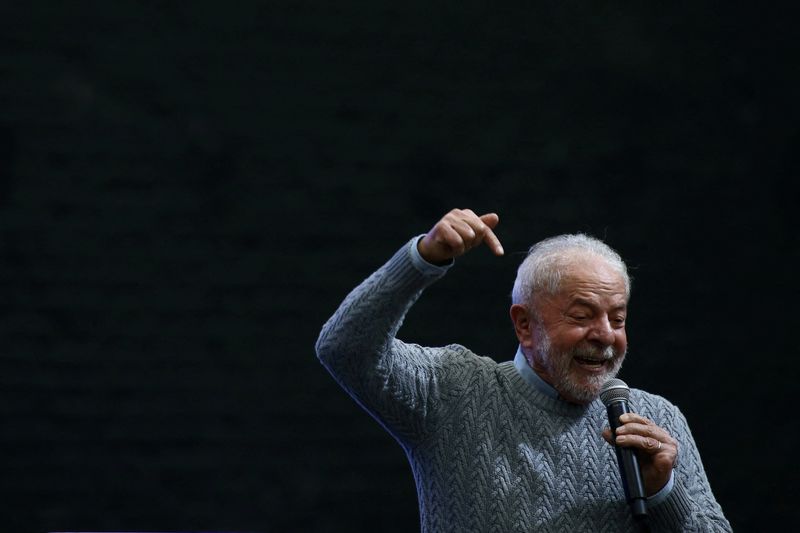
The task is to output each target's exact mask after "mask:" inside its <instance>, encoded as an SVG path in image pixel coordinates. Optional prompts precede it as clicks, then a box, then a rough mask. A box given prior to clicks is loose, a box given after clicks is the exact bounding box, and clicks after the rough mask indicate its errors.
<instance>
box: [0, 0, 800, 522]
mask: <svg viewBox="0 0 800 533" xmlns="http://www.w3.org/2000/svg"><path fill="white" fill-rule="evenodd" d="M598 4H599V3H579V2H573V1H559V2H555V1H547V2H541V3H536V4H535V5H530V6H527V7H525V8H519V7H509V6H507V5H506V6H502V5H492V4H489V3H481V2H470V1H466V2H464V1H460V2H452V1H446V2H418V3H417V2H412V3H407V2H391V3H390V2H375V1H357V0H343V1H337V2H311V1H305V2H302V1H286V2H254V1H247V2H238V3H234V4H230V5H222V4H218V3H211V2H192V3H178V2H156V1H149V2H147V1H141V2H132V1H115V2H81V3H64V2H33V3H24V2H17V3H11V2H6V3H3V5H2V6H1V7H0V295H2V297H1V298H0V341H2V344H1V345H0V346H2V348H1V349H0V457H2V459H1V460H0V516H2V520H3V521H4V522H5V525H4V526H2V527H1V529H3V530H4V531H15V532H17V531H18V532H25V531H31V532H33V531H49V530H67V529H83V530H143V529H149V530H154V529H157V530H200V529H203V530H212V529H216V530H220V529H225V530H238V531H259V532H271V531H281V532H283V531H312V532H326V531H387V532H388V531H398V532H401V531H402V532H405V531H414V530H416V529H417V528H418V517H417V508H416V498H415V492H414V486H413V480H412V477H411V473H410V470H409V468H408V466H407V464H406V460H405V457H404V455H403V453H402V451H401V449H400V447H399V446H397V445H396V444H395V443H394V441H392V440H391V438H390V437H389V436H388V434H386V433H384V432H383V431H382V430H381V429H380V427H379V426H378V425H377V424H376V423H374V421H373V420H372V419H370V418H369V416H368V415H366V414H365V413H364V412H362V411H361V410H360V409H359V408H358V407H357V406H356V405H355V404H354V403H353V402H352V401H351V400H350V399H349V398H348V397H347V395H346V394H345V393H344V392H342V391H341V390H340V389H339V388H338V387H337V385H336V384H335V382H334V381H333V379H331V378H330V376H328V375H327V373H326V372H325V371H324V369H323V368H322V367H321V365H319V363H318V362H317V360H316V357H315V355H314V351H313V346H314V341H315V340H316V336H317V334H318V332H319V329H320V327H321V325H322V324H323V322H324V321H325V320H326V319H327V317H328V316H329V315H330V314H331V313H333V311H334V309H335V307H336V305H337V304H338V302H339V301H340V300H341V299H342V298H343V297H344V296H345V294H346V293H347V291H348V290H349V289H350V288H352V287H353V286H355V284H357V283H358V282H359V281H360V280H361V279H363V278H364V277H366V276H367V275H368V274H369V273H370V272H371V271H372V270H374V269H375V268H377V267H378V266H379V265H380V264H381V263H382V262H383V261H384V260H385V259H387V258H388V257H389V256H390V255H391V254H392V253H393V252H394V251H395V250H396V249H397V248H398V247H399V246H401V245H402V244H403V243H405V242H406V241H407V239H408V238H410V237H411V236H412V235H415V234H418V233H422V232H424V231H426V230H427V229H428V228H430V226H431V225H432V224H433V223H434V222H435V221H436V220H437V219H438V218H439V217H440V216H441V215H442V214H444V213H445V212H446V211H447V210H449V209H450V208H452V207H471V208H473V209H475V210H476V211H480V212H485V211H489V210H493V211H496V212H498V213H499V214H500V216H501V219H502V221H501V225H500V227H499V228H498V234H499V236H500V238H501V240H502V241H503V244H504V245H505V249H506V251H507V256H506V257H504V258H501V259H497V258H494V257H492V256H491V254H489V253H488V251H486V250H479V251H475V252H473V253H472V254H470V256H468V257H465V258H463V259H460V260H459V261H458V264H457V266H456V268H454V269H453V270H452V271H451V273H450V274H448V276H447V277H446V278H445V279H444V280H442V281H441V282H440V283H438V284H437V285H435V286H434V287H433V288H432V289H431V290H430V291H429V292H428V293H427V294H426V295H425V296H424V297H423V299H422V300H421V301H420V303H419V304H418V305H417V306H416V307H415V308H414V309H413V310H412V313H411V315H410V316H409V317H408V319H407V321H406V326H405V327H404V329H403V330H402V331H401V336H402V337H403V338H404V340H407V341H414V342H419V343H423V344H435V345H442V344H446V343H450V342H459V343H461V344H464V345H466V346H469V347H471V348H472V349H473V350H475V351H476V352H478V353H481V354H484V355H489V356H492V357H494V358H495V359H497V360H506V359H510V358H511V357H512V356H513V353H514V350H515V348H516V342H515V338H514V335H513V330H512V329H511V325H510V321H509V319H508V317H507V308H508V305H509V299H508V294H509V292H510V289H511V284H512V282H513V277H514V274H515V269H516V265H517V263H518V262H519V261H520V260H521V257H522V254H523V252H524V251H525V250H526V249H527V247H528V246H529V245H530V244H532V243H533V242H535V241H536V240H538V239H540V238H543V237H546V236H549V235H552V234H554V233H561V232H572V231H586V232H590V233H593V234H595V235H598V236H600V237H603V238H605V239H606V240H607V242H609V243H610V244H611V245H612V246H614V247H615V248H617V249H618V250H619V251H620V252H621V253H622V255H623V257H625V258H626V259H627V261H628V262H629V265H630V266H631V269H632V274H633V276H634V278H635V280H634V293H633V299H632V302H631V306H632V309H631V312H630V320H629V338H630V343H631V346H630V354H629V358H628V361H627V362H626V366H625V368H624V369H623V372H622V374H621V377H622V378H623V379H625V380H626V381H628V383H629V384H631V385H632V386H636V387H640V388H644V389H647V390H649V391H651V392H654V393H659V394H662V395H665V396H667V397H668V398H669V399H671V400H672V401H673V402H674V403H676V404H677V405H679V406H680V407H681V408H682V409H683V411H684V413H685V414H686V416H687V417H688V419H689V421H690V423H691V424H692V428H693V431H694V434H695V437H696V440H697V442H698V445H699V447H700V450H701V452H702V453H703V458H704V461H705V464H706V469H707V473H708V475H709V478H710V480H711V483H712V487H713V488H714V491H715V494H716V496H717V498H718V500H719V501H720V503H721V504H722V506H723V508H724V510H725V512H726V514H727V516H728V518H729V519H730V521H731V523H732V525H733V526H734V528H735V529H737V530H740V531H755V530H764V529H765V526H766V524H776V523H779V522H782V521H790V520H791V521H793V522H794V523H796V519H797V513H796V511H795V510H794V505H795V504H794V498H793V497H792V494H795V493H796V486H797V483H796V482H797V480H796V474H797V461H796V456H797V449H798V442H800V441H798V438H797V430H796V423H797V415H796V413H795V412H794V410H793V409H791V404H790V403H789V402H791V401H792V400H794V399H795V397H796V394H797V386H796V381H795V375H796V373H797V371H798V369H799V365H798V363H797V358H798V350H797V337H796V335H797V331H798V325H800V324H798V320H797V312H796V306H797V301H798V291H797V289H796V285H795V283H794V282H795V279H796V274H795V271H796V270H797V265H798V259H799V258H798V242H797V237H796V227H795V226H794V224H793V223H791V222H790V218H789V210H790V209H792V208H794V206H795V204H796V196H795V195H794V194H793V193H790V188H791V181H792V180H793V178H794V177H795V166H796V165H795V163H796V162H797V155H796V153H797V152H796V150H797V141H798V129H797V119H798V99H797V96H796V95H797V92H798V87H797V81H798V80H797V78H798V76H797V73H798V69H797V59H798V54H797V51H798V44H797V38H796V29H795V25H796V20H797V17H796V13H789V12H786V11H780V10H778V9H776V8H774V7H773V8H771V9H763V10H761V9H760V10H758V12H754V11H753V10H752V9H751V8H749V7H748V8H737V7H736V6H735V5H731V4H729V3H721V2H710V1H702V0H698V1H694V2H687V3H666V4H663V5H660V4H655V3H648V4H647V5H639V4H638V3H630V5H625V4H624V3H614V4H613V5H609V4H607V3H603V5H598Z"/></svg>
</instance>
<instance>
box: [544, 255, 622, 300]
mask: <svg viewBox="0 0 800 533" xmlns="http://www.w3.org/2000/svg"><path fill="white" fill-rule="evenodd" d="M553 266H554V267H555V268H556V269H557V270H558V272H559V276H558V277H559V283H558V290H557V292H559V293H563V292H565V291H567V292H571V291H574V290H576V288H580V287H587V288H591V289H597V290H601V291H602V292H607V293H621V294H623V295H624V296H625V298H626V299H627V297H628V288H627V283H626V278H625V275H624V273H623V272H621V271H620V270H619V266H617V265H614V264H612V263H609V261H608V260H607V259H606V258H604V257H602V256H600V255H597V254H595V253H592V252H587V251H585V250H571V251H570V252H569V253H564V254H560V256H559V257H557V258H554V265H553Z"/></svg>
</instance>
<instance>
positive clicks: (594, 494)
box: [317, 209, 731, 533]
mask: <svg viewBox="0 0 800 533" xmlns="http://www.w3.org/2000/svg"><path fill="white" fill-rule="evenodd" d="M498 221H499V218H498V216H497V215H496V214H494V213H490V214H485V215H481V216H478V215H476V214H475V213H474V212H472V211H471V210H469V209H464V210H460V209H455V210H453V211H451V212H450V213H448V214H447V215H445V216H444V217H443V218H442V219H441V220H440V221H439V222H437V223H436V225H435V226H434V227H433V228H432V229H431V230H430V231H429V232H428V233H427V234H426V235H424V236H422V237H416V238H414V239H412V240H411V241H410V242H409V243H408V244H407V245H406V246H404V247H402V248H401V249H400V250H399V251H398V252H397V253H396V254H395V255H394V256H393V257H392V258H391V259H390V260H389V261H388V262H387V263H386V264H385V265H383V266H382V267H381V268H380V269H378V270H377V271H376V272H375V273H373V274H372V275H371V276H370V277H369V278H367V279H366V280H365V281H364V282H363V283H361V284H360V285H359V286H358V287H357V288H356V289H355V290H353V291H352V292H351V293H350V294H349V295H348V296H347V298H346V299H345V300H344V302H343V303H342V304H341V306H340V307H339V309H338V310H337V311H336V313H335V314H334V315H333V317H331V319H330V320H328V322H327V323H326V324H325V326H324V327H323V329H322V332H321V334H320V336H319V339H318V341H317V355H318V356H319V358H320V360H321V361H322V363H323V364H324V365H325V367H326V368H327V369H328V370H329V371H330V372H331V374H332V375H333V376H334V377H335V378H336V380H337V381H338V382H339V383H340V384H341V385H342V386H343V387H344V388H345V389H346V390H347V392H348V393H349V394H350V395H351V396H352V397H353V398H354V399H355V400H356V401H357V402H358V403H359V404H361V405H362V406H363V407H364V408H365V409H366V410H367V411H369V413H370V414H372V415H373V416H374V417H375V418H376V419H377V420H378V421H379V422H380V423H381V424H382V425H383V426H384V427H385V428H386V429H387V430H388V431H389V432H391V434H392V435H393V436H394V437H395V438H396V439H397V440H398V442H400V444H401V445H402V446H403V449H404V450H405V452H406V454H407V456H408V458H409V461H410V463H411V466H412V468H413V470H414V479H415V481H416V485H417V495H418V498H419V507H420V519H421V530H422V531H423V532H425V533H433V532H437V533H438V532H490V531H496V532H499V533H510V532H530V531H558V532H601V531H609V532H610V531H633V530H635V528H636V527H637V522H635V521H634V518H633V515H632V513H631V511H630V508H629V507H628V504H627V503H626V496H625V491H624V490H623V485H622V483H621V480H620V471H619V467H618V464H617V457H616V455H615V447H614V445H616V446H618V447H620V449H629V450H633V452H634V455H635V458H636V460H638V465H639V468H640V471H641V484H642V485H643V487H644V492H645V495H644V497H645V498H646V507H647V515H648V516H649V520H648V522H649V525H648V527H649V528H652V530H653V531H703V532H706V531H730V530H731V529H730V525H729V524H728V521H727V520H726V519H725V517H724V515H723V513H722V509H721V508H720V506H719V505H718V504H717V502H716V500H715V499H714V495H713V493H712V491H711V488H710V486H709V484H708V480H707V478H706V475H705V472H704V470H703V465H702V462H701V460H700V455H699V453H698V450H697V448H696V446H695V443H694V440H693V438H692V435H691V433H690V431H689V427H688V425H687V422H686V420H685V418H684V417H683V415H682V414H681V412H680V411H679V410H678V408H677V407H675V406H674V405H672V404H671V403H669V402H668V401H667V400H665V399H664V398H661V397H660V396H656V395H652V394H648V393H646V392H644V391H640V390H637V389H632V390H630V398H629V400H628V401H629V402H630V406H631V409H630V410H631V411H632V412H630V413H626V414H623V415H622V416H621V417H620V419H619V420H618V421H615V425H616V424H619V427H618V428H617V429H616V432H615V433H616V434H615V435H613V436H612V433H611V431H610V430H609V429H608V428H607V427H606V426H608V418H607V415H606V408H605V406H604V405H603V403H602V402H601V401H600V399H599V398H598V395H599V393H600V390H601V388H602V387H603V385H604V384H605V383H606V382H607V381H608V380H609V379H611V378H613V377H614V376H615V375H616V373H617V371H618V370H619V368H620V366H621V365H622V361H623V359H624V358H625V353H626V349H627V338H626V334H625V319H626V314H627V303H628V298H629V295H630V280H629V277H628V273H627V268H626V266H625V263H624V262H623V261H622V259H621V258H620V257H619V255H618V254H617V253H616V252H615V251H614V250H612V249H611V248H609V247H608V246H607V245H606V244H604V243H603V242H601V241H599V240H597V239H594V238H591V237H588V236H586V235H581V234H578V235H561V236H557V237H553V238H550V239H546V240H544V241H542V242H539V243H538V244H536V245H534V246H533V247H532V248H531V250H530V252H529V254H528V256H527V257H526V259H525V260H524V261H523V262H522V264H521V265H520V267H519V270H518V272H517V278H516V280H515V282H514V288H513V292H512V305H511V320H512V322H513V324H514V329H515V331H516V334H517V338H518V339H519V349H518V351H517V354H516V357H515V358H514V360H513V361H508V362H504V363H496V362H495V361H493V360H492V359H489V358H487V357H480V356H478V355H476V354H474V353H473V352H471V351H470V350H468V349H467V348H465V347H463V346H460V345H450V346H445V347H439V348H428V347H422V346H418V345H415V344H405V343H403V342H402V341H400V340H398V339H396V338H395V335H396V333H397V330H398V329H399V328H400V325H401V323H402V321H403V318H404V316H405V314H406V313H407V312H408V310H409V309H410V307H411V305H412V304H413V303H414V302H415V301H416V299H417V298H418V297H419V296H420V294H421V293H422V291H423V290H424V289H425V288H426V287H428V286H429V285H431V284H432V283H433V282H435V281H436V280H437V279H439V278H440V277H442V276H443V275H444V274H445V273H446V271H447V270H448V269H449V268H450V267H451V266H452V264H453V259H454V258H455V257H458V256H460V255H462V254H464V253H466V252H467V251H469V250H471V249H472V248H474V247H476V246H479V245H480V244H485V245H487V246H488V247H489V248H490V249H491V250H492V252H494V253H495V254H496V255H502V254H503V248H502V246H501V244H500V241H499V240H498V238H497V236H496V235H495V233H494V231H493V229H494V228H495V227H496V226H497V224H498Z"/></svg>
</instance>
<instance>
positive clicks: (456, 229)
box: [417, 209, 504, 265]
mask: <svg viewBox="0 0 800 533" xmlns="http://www.w3.org/2000/svg"><path fill="white" fill-rule="evenodd" d="M499 222H500V217H498V216H497V214H496V213H487V214H485V215H481V216H478V215H476V214H475V212H474V211H472V210H471V209H453V210H452V211H450V212H449V213H447V214H446V215H445V216H444V217H442V219H441V220H440V221H439V222H437V223H436V225H435V226H433V228H431V230H430V231H429V232H428V233H427V235H425V237H423V238H422V239H421V240H420V241H419V243H418V244H417V249H418V250H419V253H420V255H421V256H422V258H423V259H424V260H426V261H427V262H429V263H433V264H434V265H443V264H446V263H448V262H449V261H450V260H451V259H453V258H454V257H458V256H459V255H463V254H465V253H466V252H468V251H469V250H471V249H472V248H475V247H476V246H478V245H479V244H480V243H482V242H486V245H487V246H488V247H489V248H490V249H491V250H492V252H493V253H494V254H495V255H503V253H504V252H503V246H502V245H501V244H500V239H498V238H497V235H495V234H494V232H493V231H492V230H493V229H494V228H495V227H496V226H497V224H498V223H499Z"/></svg>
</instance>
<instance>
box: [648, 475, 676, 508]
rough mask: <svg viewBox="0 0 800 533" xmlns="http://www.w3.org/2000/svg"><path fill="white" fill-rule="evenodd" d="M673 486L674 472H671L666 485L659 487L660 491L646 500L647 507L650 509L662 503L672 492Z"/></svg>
mask: <svg viewBox="0 0 800 533" xmlns="http://www.w3.org/2000/svg"><path fill="white" fill-rule="evenodd" d="M673 486H675V471H674V470H673V471H671V472H670V473H669V481H667V484H666V485H664V486H663V487H661V490H660V491H658V492H656V493H655V494H653V495H652V496H650V497H648V498H647V505H649V506H651V507H655V506H656V505H658V504H659V503H661V502H663V501H664V500H666V499H667V496H669V493H670V492H672V487H673Z"/></svg>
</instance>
